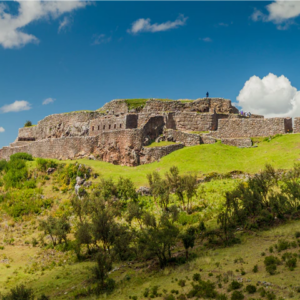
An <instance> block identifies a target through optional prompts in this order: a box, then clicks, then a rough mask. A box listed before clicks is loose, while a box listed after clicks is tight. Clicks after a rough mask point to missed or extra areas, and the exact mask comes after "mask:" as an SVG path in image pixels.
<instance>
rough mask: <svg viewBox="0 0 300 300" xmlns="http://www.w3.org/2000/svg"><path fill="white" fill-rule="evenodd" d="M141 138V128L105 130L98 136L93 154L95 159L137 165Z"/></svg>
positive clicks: (141, 142) (142, 133)
mask: <svg viewBox="0 0 300 300" xmlns="http://www.w3.org/2000/svg"><path fill="white" fill-rule="evenodd" d="M143 139H144V132H143V129H124V130H113V131H106V132H103V133H102V134H101V135H99V136H98V141H99V142H98V146H97V148H96V149H95V151H94V155H95V157H96V158H97V159H100V160H103V161H106V162H110V163H113V164H117V165H127V166H137V165H139V152H140V150H141V149H142V147H143Z"/></svg>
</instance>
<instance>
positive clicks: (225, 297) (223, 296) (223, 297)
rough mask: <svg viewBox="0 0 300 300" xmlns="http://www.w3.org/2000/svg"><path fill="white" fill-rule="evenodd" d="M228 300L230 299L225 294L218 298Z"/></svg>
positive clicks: (218, 299)
mask: <svg viewBox="0 0 300 300" xmlns="http://www.w3.org/2000/svg"><path fill="white" fill-rule="evenodd" d="M227 299H228V297H227V296H226V295H225V294H219V295H218V296H217V300H227Z"/></svg>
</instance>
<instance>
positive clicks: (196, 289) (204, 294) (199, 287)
mask: <svg viewBox="0 0 300 300" xmlns="http://www.w3.org/2000/svg"><path fill="white" fill-rule="evenodd" d="M192 286H193V288H192V289H191V290H190V291H189V292H188V294H187V297H188V298H193V297H198V298H216V297H217V295H218V293H217V292H216V290H215V285H214V283H212V282H210V281H209V280H208V281H202V280H201V281H199V283H197V284H194V283H192Z"/></svg>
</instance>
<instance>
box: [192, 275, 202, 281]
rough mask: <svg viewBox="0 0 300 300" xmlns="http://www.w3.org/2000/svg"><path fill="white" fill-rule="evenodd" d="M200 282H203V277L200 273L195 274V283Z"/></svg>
mask: <svg viewBox="0 0 300 300" xmlns="http://www.w3.org/2000/svg"><path fill="white" fill-rule="evenodd" d="M199 280H201V275H200V274H199V273H195V274H194V275H193V281H199Z"/></svg>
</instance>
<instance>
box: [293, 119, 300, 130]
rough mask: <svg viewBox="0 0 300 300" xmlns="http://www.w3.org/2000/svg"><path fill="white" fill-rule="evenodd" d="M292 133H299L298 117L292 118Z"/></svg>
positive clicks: (299, 120)
mask: <svg viewBox="0 0 300 300" xmlns="http://www.w3.org/2000/svg"><path fill="white" fill-rule="evenodd" d="M293 132H294V133H300V117H297V118H294V130H293Z"/></svg>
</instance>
